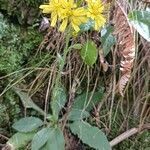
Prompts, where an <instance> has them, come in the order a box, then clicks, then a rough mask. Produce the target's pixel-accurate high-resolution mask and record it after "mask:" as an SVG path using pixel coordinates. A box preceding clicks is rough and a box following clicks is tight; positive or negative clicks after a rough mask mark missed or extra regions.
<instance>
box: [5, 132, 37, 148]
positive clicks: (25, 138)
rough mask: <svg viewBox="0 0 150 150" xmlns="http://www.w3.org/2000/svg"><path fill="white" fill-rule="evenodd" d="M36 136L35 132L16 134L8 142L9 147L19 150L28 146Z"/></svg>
mask: <svg viewBox="0 0 150 150" xmlns="http://www.w3.org/2000/svg"><path fill="white" fill-rule="evenodd" d="M34 135H35V133H34V132H31V133H20V132H18V133H16V134H14V135H13V136H12V137H11V138H10V139H9V140H8V142H7V145H10V146H11V147H12V149H16V150H17V149H19V148H21V147H24V146H25V145H27V144H28V142H30V141H31V140H32V138H33V136H34Z"/></svg>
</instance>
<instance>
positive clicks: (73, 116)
mask: <svg viewBox="0 0 150 150" xmlns="http://www.w3.org/2000/svg"><path fill="white" fill-rule="evenodd" d="M89 116H90V114H89V112H87V111H85V110H80V109H72V110H71V111H70V113H69V115H68V120H71V121H75V120H82V119H84V118H88V117H89Z"/></svg>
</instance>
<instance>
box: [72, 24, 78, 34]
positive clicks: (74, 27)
mask: <svg viewBox="0 0 150 150" xmlns="http://www.w3.org/2000/svg"><path fill="white" fill-rule="evenodd" d="M71 25H72V27H73V29H74V30H75V31H76V32H79V31H80V28H79V26H77V25H76V24H74V23H71Z"/></svg>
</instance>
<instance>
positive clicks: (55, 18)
mask: <svg viewBox="0 0 150 150" xmlns="http://www.w3.org/2000/svg"><path fill="white" fill-rule="evenodd" d="M56 22H57V14H56V13H52V14H51V26H52V27H54V26H55V25H56Z"/></svg>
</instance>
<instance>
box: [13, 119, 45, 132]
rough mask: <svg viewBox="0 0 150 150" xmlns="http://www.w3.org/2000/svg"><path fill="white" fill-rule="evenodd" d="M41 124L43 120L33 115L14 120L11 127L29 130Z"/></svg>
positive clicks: (24, 130) (23, 130)
mask: <svg viewBox="0 0 150 150" xmlns="http://www.w3.org/2000/svg"><path fill="white" fill-rule="evenodd" d="M42 125H43V122H42V120H41V119H39V118H35V117H26V118H22V119H20V120H19V121H17V122H15V123H14V124H13V126H12V127H13V128H14V129H16V130H17V131H19V132H31V131H34V130H35V129H37V128H38V127H40V126H42Z"/></svg>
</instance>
